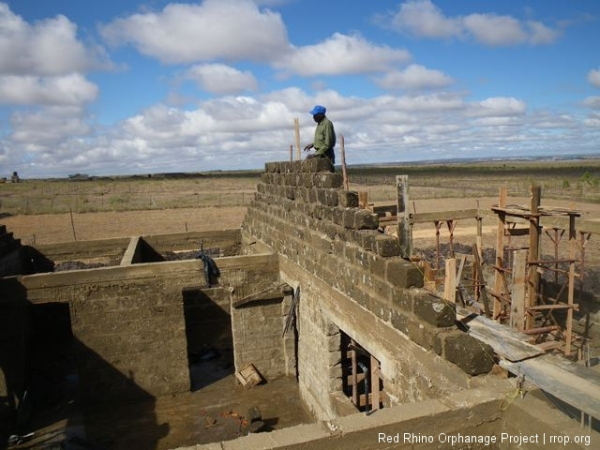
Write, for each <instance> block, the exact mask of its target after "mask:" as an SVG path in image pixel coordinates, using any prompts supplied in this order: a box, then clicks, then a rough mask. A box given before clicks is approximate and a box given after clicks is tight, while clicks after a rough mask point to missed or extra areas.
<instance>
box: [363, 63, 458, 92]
mask: <svg viewBox="0 0 600 450" xmlns="http://www.w3.org/2000/svg"><path fill="white" fill-rule="evenodd" d="M375 82H376V84H377V85H378V86H379V87H381V88H383V89H390V90H394V89H415V90H419V89H429V88H441V87H446V86H449V85H450V84H452V83H453V80H452V78H451V77H449V76H448V75H446V74H444V73H443V72H440V71H439V70H432V69H427V68H426V67H423V66H421V65H418V64H411V65H410V66H408V67H407V68H406V69H404V70H402V71H392V72H388V73H386V74H385V75H384V76H383V77H381V78H378V79H376V80H375Z"/></svg>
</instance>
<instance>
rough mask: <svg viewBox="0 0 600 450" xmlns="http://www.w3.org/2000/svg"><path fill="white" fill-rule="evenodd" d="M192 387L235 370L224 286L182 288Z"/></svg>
mask: <svg viewBox="0 0 600 450" xmlns="http://www.w3.org/2000/svg"><path fill="white" fill-rule="evenodd" d="M182 295H183V310H184V315H185V334H186V339H187V353H188V361H189V370H190V383H191V386H190V390H191V391H192V392H194V391H197V390H199V389H202V388H203V387H205V386H208V385H210V384H212V383H214V382H216V381H219V380H221V379H223V378H225V377H227V376H228V375H231V374H233V373H234V364H233V338H232V334H231V315H230V314H229V312H228V309H229V303H230V299H229V297H230V296H229V293H228V292H227V291H226V290H225V289H223V288H212V289H200V288H185V289H183V291H182Z"/></svg>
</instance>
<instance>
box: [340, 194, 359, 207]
mask: <svg viewBox="0 0 600 450" xmlns="http://www.w3.org/2000/svg"><path fill="white" fill-rule="evenodd" d="M338 200H339V204H340V206H342V207H344V208H357V207H358V193H357V192H354V191H339V192H338Z"/></svg>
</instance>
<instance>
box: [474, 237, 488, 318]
mask: <svg viewBox="0 0 600 450" xmlns="http://www.w3.org/2000/svg"><path fill="white" fill-rule="evenodd" d="M473 257H474V258H475V262H474V264H473V267H475V273H476V275H477V277H476V281H477V282H478V283H480V284H481V290H480V292H479V293H480V295H481V302H482V303H483V309H484V311H485V315H486V316H487V317H491V315H492V313H491V311H490V303H489V300H488V297H487V289H486V287H485V283H484V278H483V273H482V271H481V251H480V247H479V245H477V244H476V245H474V246H473Z"/></svg>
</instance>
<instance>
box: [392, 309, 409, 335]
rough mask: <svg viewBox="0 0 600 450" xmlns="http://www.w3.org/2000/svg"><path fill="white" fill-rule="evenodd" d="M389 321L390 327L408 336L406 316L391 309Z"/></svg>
mask: <svg viewBox="0 0 600 450" xmlns="http://www.w3.org/2000/svg"><path fill="white" fill-rule="evenodd" d="M390 321H391V323H392V326H393V327H394V328H395V329H396V330H398V331H400V332H402V333H404V334H406V335H407V336H408V322H409V320H408V315H407V314H406V313H404V312H402V311H398V310H396V309H392V310H391V317H390Z"/></svg>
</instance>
